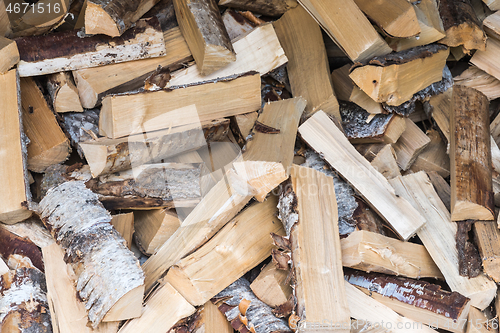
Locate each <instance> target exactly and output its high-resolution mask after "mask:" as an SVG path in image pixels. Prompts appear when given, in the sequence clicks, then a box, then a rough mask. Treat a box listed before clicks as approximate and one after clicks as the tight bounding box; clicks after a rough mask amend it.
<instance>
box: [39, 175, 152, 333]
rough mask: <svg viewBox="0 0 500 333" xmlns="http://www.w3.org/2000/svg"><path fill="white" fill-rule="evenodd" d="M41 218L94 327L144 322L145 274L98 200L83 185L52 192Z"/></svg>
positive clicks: (70, 184) (41, 209)
mask: <svg viewBox="0 0 500 333" xmlns="http://www.w3.org/2000/svg"><path fill="white" fill-rule="evenodd" d="M38 212H39V214H40V216H41V219H42V221H43V223H44V224H45V225H46V226H47V227H48V228H49V230H50V231H51V233H52V235H53V236H54V238H55V239H56V240H57V242H58V243H59V244H60V245H61V247H62V248H63V249H64V252H65V260H66V262H67V263H69V264H70V265H71V266H72V267H73V270H74V271H75V274H76V276H77V283H76V290H77V291H78V295H79V297H80V298H81V299H82V300H83V301H84V302H85V309H86V310H88V311H89V313H88V318H89V320H90V322H91V323H92V327H93V328H96V327H97V326H98V325H99V323H100V322H101V321H103V320H104V321H119V320H123V319H128V318H134V317H139V316H140V315H141V314H142V296H143V294H144V273H143V271H142V270H141V268H140V266H139V263H138V260H137V259H136V258H135V256H134V255H133V253H132V252H130V251H129V250H128V249H127V247H126V246H125V244H124V243H125V241H124V239H123V238H122V237H121V236H120V235H119V234H118V232H116V230H115V229H114V228H113V227H112V226H111V224H110V223H109V222H110V221H111V216H110V215H109V213H108V212H107V211H106V210H105V209H104V207H103V206H102V205H101V204H100V203H99V202H98V197H97V195H96V194H94V193H92V192H91V191H90V190H88V189H86V188H85V185H84V183H83V182H77V181H71V182H66V183H63V184H61V185H59V186H57V187H55V188H52V189H51V190H49V191H48V193H47V195H46V196H45V197H44V198H43V199H42V201H41V202H40V205H39V211H38ZM97 244H99V246H97Z"/></svg>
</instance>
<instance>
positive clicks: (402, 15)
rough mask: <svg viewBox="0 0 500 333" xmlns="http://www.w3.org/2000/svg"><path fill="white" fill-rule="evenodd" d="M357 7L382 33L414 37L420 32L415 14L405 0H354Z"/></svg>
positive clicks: (392, 35)
mask: <svg viewBox="0 0 500 333" xmlns="http://www.w3.org/2000/svg"><path fill="white" fill-rule="evenodd" d="M354 2H356V4H357V5H358V7H359V8H360V9H361V10H362V11H363V12H364V13H365V14H366V16H368V17H369V18H370V19H371V20H372V21H373V22H375V24H376V25H377V26H379V27H380V28H381V29H382V30H383V31H384V33H386V34H387V35H388V36H391V37H401V38H408V37H414V36H416V35H418V34H419V33H420V32H421V29H420V25H419V24H418V20H417V14H416V13H415V10H414V9H413V6H412V5H411V3H409V2H408V1H406V0H384V1H379V2H377V3H375V2H373V1H370V0H354Z"/></svg>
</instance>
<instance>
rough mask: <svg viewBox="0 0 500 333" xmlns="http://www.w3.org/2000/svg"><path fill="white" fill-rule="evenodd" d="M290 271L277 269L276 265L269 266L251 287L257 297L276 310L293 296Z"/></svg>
mask: <svg viewBox="0 0 500 333" xmlns="http://www.w3.org/2000/svg"><path fill="white" fill-rule="evenodd" d="M287 277H288V271H285V270H281V269H277V268H276V265H275V264H274V263H272V262H271V263H269V264H267V265H266V266H265V267H264V268H263V269H262V271H261V272H260V274H259V276H257V278H256V279H255V280H253V282H252V284H251V285H250V289H252V291H253V293H254V294H255V296H257V297H258V298H259V299H260V300H261V301H262V302H264V303H266V304H267V305H269V306H270V307H272V308H274V307H277V306H279V305H281V304H284V303H286V301H287V300H288V298H289V297H290V295H292V287H291V286H290V284H289V283H287V282H288V279H287Z"/></svg>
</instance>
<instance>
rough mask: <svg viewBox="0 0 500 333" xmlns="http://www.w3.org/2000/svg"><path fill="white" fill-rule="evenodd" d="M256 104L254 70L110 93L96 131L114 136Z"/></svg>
mask: <svg viewBox="0 0 500 333" xmlns="http://www.w3.org/2000/svg"><path fill="white" fill-rule="evenodd" d="M235 92H238V93H237V94H236V93H235ZM260 104H261V97H260V75H259V74H258V73H255V72H249V73H247V74H244V75H241V76H236V77H229V78H226V79H221V80H215V81H207V83H205V84H198V85H191V86H187V87H185V88H184V87H177V88H176V89H173V90H172V89H170V90H161V91H155V92H142V93H130V94H126V95H112V96H107V97H105V98H104V100H103V105H102V109H101V116H100V119H99V132H100V134H101V135H105V136H107V137H109V138H113V139H116V138H120V137H124V136H127V135H130V134H134V133H141V132H149V131H154V130H158V129H165V128H169V127H175V126H182V125H188V124H199V123H200V122H204V121H209V120H212V119H217V118H222V117H227V116H234V115H236V114H243V113H248V112H251V111H256V110H257V109H259V107H260Z"/></svg>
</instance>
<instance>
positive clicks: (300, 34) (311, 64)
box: [273, 6, 340, 120]
mask: <svg viewBox="0 0 500 333" xmlns="http://www.w3.org/2000/svg"><path fill="white" fill-rule="evenodd" d="M273 25H274V28H275V29H276V34H277V35H278V38H279V40H280V43H281V45H282V47H283V49H284V50H285V54H286V56H287V57H288V64H287V73H288V78H289V80H290V86H291V89H292V94H293V95H294V96H301V97H302V98H304V99H305V100H306V101H307V106H306V110H305V111H304V114H303V115H302V117H303V119H307V118H309V117H310V116H311V115H312V114H313V113H314V112H316V111H318V110H323V111H324V112H325V113H327V114H330V115H332V116H334V117H335V118H337V119H339V120H340V114H339V105H338V102H337V98H336V97H335V93H334V91H333V87H332V82H331V76H330V66H329V65H328V57H327V55H326V49H325V43H324V42H323V35H322V34H321V28H320V27H319V25H318V24H317V23H316V22H315V21H314V19H313V18H312V17H311V15H309V14H308V13H307V12H306V10H305V9H304V8H303V7H302V6H297V7H296V8H293V9H290V10H289V11H287V12H286V13H285V14H284V15H283V16H282V17H281V18H280V19H279V20H278V21H276V22H274V23H273Z"/></svg>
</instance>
